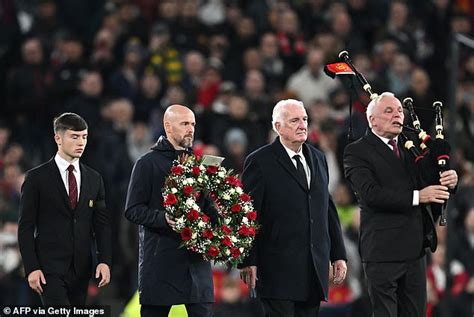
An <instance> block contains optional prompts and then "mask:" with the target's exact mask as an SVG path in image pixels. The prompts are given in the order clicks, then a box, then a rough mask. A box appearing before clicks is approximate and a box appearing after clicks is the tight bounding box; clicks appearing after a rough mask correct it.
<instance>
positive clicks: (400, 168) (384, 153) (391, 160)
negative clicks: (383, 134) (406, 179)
mask: <svg viewBox="0 0 474 317" xmlns="http://www.w3.org/2000/svg"><path fill="white" fill-rule="evenodd" d="M365 137H366V139H367V141H368V142H369V143H370V144H372V146H374V148H375V151H376V152H377V153H378V154H379V155H380V156H381V157H382V158H383V159H384V160H385V161H386V162H387V163H388V165H389V166H390V167H391V168H392V170H393V171H394V172H395V173H396V174H398V175H400V173H403V174H406V171H405V164H404V163H403V158H402V157H401V158H398V157H396V156H395V155H394V154H393V152H392V150H390V148H389V147H388V146H387V144H385V143H384V142H383V141H382V140H380V138H378V137H377V136H376V135H375V134H374V133H373V132H372V131H371V130H370V129H368V130H367V134H366V136H365ZM399 143H400V142H397V146H398V144H399ZM399 150H401V149H400V147H399Z"/></svg>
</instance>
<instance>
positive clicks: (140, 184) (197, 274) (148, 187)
mask: <svg viewBox="0 0 474 317" xmlns="http://www.w3.org/2000/svg"><path fill="white" fill-rule="evenodd" d="M176 158H177V152H176V151H175V150H174V148H173V146H172V145H171V144H170V143H169V141H168V140H167V139H166V138H164V137H161V138H160V139H159V140H158V142H157V143H156V145H155V146H154V147H153V148H152V149H151V151H150V152H148V153H146V154H144V155H143V156H142V157H141V158H139V159H138V160H137V162H136V163H135V166H134V167H133V171H132V176H131V179H130V184H129V187H128V194H127V202H126V206H125V217H126V218H127V219H128V220H129V221H131V222H133V223H135V224H138V225H140V227H139V246H140V249H139V259H138V261H139V263H138V269H139V272H138V275H139V276H138V278H139V279H138V289H139V294H140V304H142V305H173V304H186V303H204V302H213V301H214V289H213V283H212V271H211V265H210V263H209V262H207V261H205V260H204V259H203V258H202V256H201V255H199V254H197V253H193V252H191V251H188V250H186V248H182V247H180V244H181V238H180V236H179V235H178V234H177V233H175V232H174V231H172V229H171V228H170V227H169V226H168V224H167V222H166V219H165V209H164V207H163V196H162V188H163V186H164V181H165V179H166V177H167V176H168V174H169V173H170V169H171V166H172V163H173V160H175V159H176Z"/></svg>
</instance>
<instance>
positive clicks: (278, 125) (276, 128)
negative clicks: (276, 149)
mask: <svg viewBox="0 0 474 317" xmlns="http://www.w3.org/2000/svg"><path fill="white" fill-rule="evenodd" d="M280 127H281V123H280V122H275V130H277V132H280Z"/></svg>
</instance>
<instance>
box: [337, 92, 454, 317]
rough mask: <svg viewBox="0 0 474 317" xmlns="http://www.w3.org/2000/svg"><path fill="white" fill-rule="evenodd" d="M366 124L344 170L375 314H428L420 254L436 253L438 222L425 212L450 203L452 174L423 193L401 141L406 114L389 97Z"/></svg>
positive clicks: (374, 104)
mask: <svg viewBox="0 0 474 317" xmlns="http://www.w3.org/2000/svg"><path fill="white" fill-rule="evenodd" d="M367 120H368V122H369V127H370V128H371V129H370V130H369V131H368V132H367V135H365V136H364V137H362V138H360V139H359V140H357V141H355V142H354V143H352V144H350V145H348V146H347V147H346V149H345V153H344V169H345V175H346V177H347V179H348V180H349V182H350V183H351V185H352V187H353V189H354V191H355V192H356V195H357V197H358V200H359V203H360V205H361V223H360V243H359V245H360V253H361V257H362V261H363V263H364V270H365V274H366V277H367V282H368V283H367V284H368V289H369V295H370V298H371V302H372V308H373V311H374V316H377V317H383V316H390V317H396V316H398V317H400V316H403V317H405V316H413V317H414V316H425V314H426V313H425V310H426V273H425V270H426V265H425V257H424V255H425V251H424V249H425V247H431V249H432V250H433V251H434V250H435V249H436V243H437V242H436V230H435V224H434V223H435V221H436V219H437V218H438V217H439V215H433V214H432V213H431V211H430V209H429V208H427V206H428V205H429V204H430V203H440V204H441V203H444V202H445V201H446V200H447V199H448V198H449V192H448V188H454V187H455V186H456V184H457V175H456V172H455V171H453V170H449V171H445V172H443V173H441V175H440V185H431V186H427V187H424V188H423V185H422V183H421V179H420V177H419V175H418V172H417V169H416V168H415V166H414V159H413V158H412V157H409V156H410V153H408V152H405V150H404V149H403V147H401V146H400V144H399V142H398V136H399V134H400V133H401V132H402V124H403V120H404V114H403V108H402V105H401V103H400V101H399V100H398V99H397V98H396V97H395V96H394V95H393V94H392V93H383V94H381V95H380V96H379V97H378V98H377V99H374V100H372V101H371V102H370V103H369V105H368V107H367Z"/></svg>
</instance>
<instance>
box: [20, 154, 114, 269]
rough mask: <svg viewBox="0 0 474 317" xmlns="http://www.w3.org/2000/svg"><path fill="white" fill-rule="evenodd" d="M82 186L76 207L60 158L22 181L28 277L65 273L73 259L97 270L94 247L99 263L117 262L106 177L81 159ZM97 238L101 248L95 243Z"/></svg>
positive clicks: (23, 244) (22, 227) (22, 236)
mask: <svg viewBox="0 0 474 317" xmlns="http://www.w3.org/2000/svg"><path fill="white" fill-rule="evenodd" d="M80 169H81V189H80V196H79V201H78V204H77V206H76V208H75V209H74V210H73V209H72V208H71V207H70V204H69V198H68V195H67V191H66V187H65V186H64V182H63V180H62V179H61V175H60V172H59V169H58V166H57V165H56V162H55V161H54V158H53V159H51V160H50V161H48V162H47V163H44V164H42V165H40V166H38V167H36V168H34V169H32V170H30V171H28V172H27V174H26V178H25V181H24V183H23V186H22V192H21V202H20V215H19V226H18V242H19V246H20V252H21V256H22V258H23V263H24V266H25V272H26V275H27V276H28V274H29V273H31V272H32V271H35V270H38V269H41V270H42V271H43V273H44V274H50V273H54V274H64V273H66V272H67V270H68V269H69V268H70V266H71V263H72V264H73V265H74V269H75V271H76V273H77V274H78V275H79V276H84V278H89V277H90V276H91V273H92V260H93V257H92V250H93V249H96V250H97V256H98V259H97V260H98V262H99V263H106V264H108V265H109V266H110V265H111V231H110V225H109V223H110V219H109V214H108V212H107V210H106V207H105V194H104V183H103V181H102V177H101V176H100V175H99V174H98V173H97V172H96V171H94V170H93V169H91V168H90V167H88V166H86V165H84V164H82V163H81V164H80ZM94 242H96V244H97V245H96V247H94V246H93V243H94Z"/></svg>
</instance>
